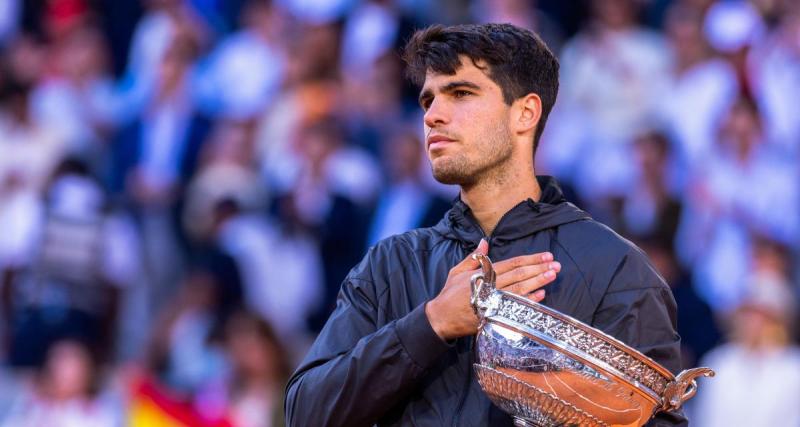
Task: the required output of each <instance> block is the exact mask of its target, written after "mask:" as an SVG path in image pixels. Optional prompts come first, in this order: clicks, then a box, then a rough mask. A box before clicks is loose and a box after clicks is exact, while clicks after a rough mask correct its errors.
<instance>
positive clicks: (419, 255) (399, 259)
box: [350, 227, 445, 278]
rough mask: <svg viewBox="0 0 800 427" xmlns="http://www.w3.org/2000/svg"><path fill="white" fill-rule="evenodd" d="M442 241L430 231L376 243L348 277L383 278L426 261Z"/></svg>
mask: <svg viewBox="0 0 800 427" xmlns="http://www.w3.org/2000/svg"><path fill="white" fill-rule="evenodd" d="M444 240H445V239H444V238H443V237H442V235H441V234H440V233H438V232H437V231H435V230H434V228H433V227H427V228H417V229H413V230H409V231H406V232H404V233H400V234H395V235H392V236H389V237H386V238H384V239H382V240H379V241H378V242H377V243H375V244H374V245H372V246H371V247H370V248H369V250H368V251H367V253H366V255H365V256H364V258H363V259H362V261H361V263H359V265H357V266H356V267H355V268H354V269H353V270H352V271H351V274H350V276H351V277H355V278H365V277H372V278H374V277H376V276H385V275H388V273H391V271H392V270H394V269H396V268H403V267H404V266H407V265H409V264H410V263H412V262H415V261H416V260H422V259H425V258H426V257H427V255H426V254H427V253H429V252H431V251H433V250H434V248H435V247H436V246H438V245H440V244H441V243H442V242H443V241H444Z"/></svg>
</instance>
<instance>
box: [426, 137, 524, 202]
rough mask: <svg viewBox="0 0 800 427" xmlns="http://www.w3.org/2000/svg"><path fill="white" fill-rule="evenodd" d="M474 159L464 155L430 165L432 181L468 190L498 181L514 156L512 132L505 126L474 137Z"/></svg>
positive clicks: (464, 153) (458, 154) (459, 153)
mask: <svg viewBox="0 0 800 427" xmlns="http://www.w3.org/2000/svg"><path fill="white" fill-rule="evenodd" d="M474 144H475V150H474V153H475V155H476V156H475V157H476V158H474V159H470V157H469V155H468V154H467V153H466V152H465V151H464V150H462V151H460V152H458V153H456V154H452V155H449V156H447V157H442V158H439V159H436V160H435V161H431V171H432V172H433V177H434V178H435V179H436V180H437V181H439V182H441V183H442V184H447V185H459V186H461V187H471V186H474V185H476V184H477V183H478V182H482V181H484V182H485V181H501V180H502V176H503V174H504V170H503V168H504V165H505V164H506V163H508V161H509V159H510V158H511V154H512V152H513V147H512V142H511V132H510V131H509V129H508V127H507V126H506V125H505V124H499V125H498V126H497V127H496V128H493V129H491V130H490V131H489V132H485V134H484V135H476V139H475V143H474Z"/></svg>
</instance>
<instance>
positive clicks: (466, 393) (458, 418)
mask: <svg viewBox="0 0 800 427" xmlns="http://www.w3.org/2000/svg"><path fill="white" fill-rule="evenodd" d="M509 212H510V211H509ZM507 216H508V212H506V213H505V214H503V216H502V217H500V220H499V221H497V224H496V225H495V226H494V230H492V234H491V235H489V236H486V232H485V231H483V228H481V226H480V224H478V223H477V221H475V220H474V219H473V218H472V217H471V216H467V220H468V221H470V222H472V224H473V225H474V226H476V227H478V230H481V234H482V235H483V236H482V238H484V239H486V243H487V244H488V245H489V248H488V250H487V254H488V252H491V251H492V238H493V237H494V232H495V230H497V229H499V228H500V224H502V223H503V220H505V219H506V217H507ZM474 346H475V338H474V337H470V339H469V349H468V352H467V357H468V359H469V364H468V366H467V370H468V375H467V376H466V377H467V378H466V383H465V384H464V393H463V394H462V395H461V401H460V402H458V407H457V409H456V413H455V417H453V427H458V426H459V425H461V422H460V421H461V412H462V411H463V410H464V404H466V403H467V397H469V386H470V383H471V382H472V364H473V363H474V362H473V357H474V351H473V350H474Z"/></svg>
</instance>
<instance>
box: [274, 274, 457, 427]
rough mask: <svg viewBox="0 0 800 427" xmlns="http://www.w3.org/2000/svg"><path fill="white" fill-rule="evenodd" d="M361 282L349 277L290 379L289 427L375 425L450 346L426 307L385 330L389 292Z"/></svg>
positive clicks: (398, 320) (411, 389)
mask: <svg viewBox="0 0 800 427" xmlns="http://www.w3.org/2000/svg"><path fill="white" fill-rule="evenodd" d="M365 264H366V260H365V262H363V263H362V266H363V265H365ZM358 268H360V267H357V269H358ZM356 276H359V277H363V276H364V275H363V274H358V275H356V274H354V273H353V272H351V274H350V275H349V276H348V279H346V280H345V282H344V283H343V285H342V289H341V291H340V293H339V297H338V300H337V304H336V309H335V310H334V312H333V314H332V315H331V317H330V318H329V319H328V322H327V323H326V324H325V327H324V328H323V329H322V332H321V333H320V335H319V336H318V337H317V339H316V341H315V342H314V344H313V346H312V347H311V350H310V351H309V353H308V355H307V356H306V358H305V360H303V362H302V363H301V365H300V367H299V368H298V369H297V371H296V372H295V373H294V374H293V375H292V377H291V378H290V379H289V383H288V385H287V390H286V402H285V412H286V425H287V426H303V427H305V426H354V427H355V426H371V425H373V424H375V423H376V422H377V421H378V420H379V419H380V418H381V417H382V416H383V415H384V414H386V413H387V412H388V411H389V410H390V409H391V408H392V407H393V406H395V405H396V404H397V403H399V402H401V401H402V400H403V399H404V398H405V397H406V396H408V395H409V393H410V392H412V391H413V390H414V388H415V385H416V384H417V383H418V381H419V380H420V378H422V377H423V375H424V374H425V373H426V371H427V370H428V369H429V368H430V367H431V366H432V365H433V364H434V363H435V362H436V361H437V360H438V359H439V357H440V356H441V355H442V354H444V353H445V352H446V351H447V350H448V349H449V348H450V347H449V346H448V344H447V343H445V342H444V341H443V340H441V339H440V338H439V336H437V335H436V333H435V332H434V331H433V329H432V327H431V325H430V322H429V321H428V318H427V316H426V315H425V306H424V304H421V305H420V306H418V307H416V308H415V309H414V310H412V311H411V312H410V313H408V314H407V315H405V316H403V317H400V318H398V319H394V320H390V321H386V322H385V324H382V325H379V322H380V320H379V319H383V318H384V317H387V316H385V313H384V311H385V310H386V308H387V306H386V305H384V304H385V303H386V302H387V301H383V299H384V298H386V297H387V293H388V292H387V291H388V288H386V287H384V289H383V291H380V292H379V291H376V287H375V286H374V283H373V282H372V281H370V280H368V279H364V278H357V277H356ZM366 276H367V277H369V275H366Z"/></svg>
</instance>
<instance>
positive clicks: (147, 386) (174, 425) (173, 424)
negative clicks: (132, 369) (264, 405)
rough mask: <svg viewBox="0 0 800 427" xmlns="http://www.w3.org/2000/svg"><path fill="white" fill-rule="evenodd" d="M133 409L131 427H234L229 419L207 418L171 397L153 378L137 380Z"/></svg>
mask: <svg viewBox="0 0 800 427" xmlns="http://www.w3.org/2000/svg"><path fill="white" fill-rule="evenodd" d="M129 408H130V409H129V412H128V426H129V427H233V425H232V424H231V423H230V422H229V421H228V420H226V419H222V420H213V421H212V420H206V419H203V418H202V417H201V416H200V415H199V414H198V413H197V411H195V410H194V408H193V407H192V405H191V403H189V402H185V401H182V400H180V399H178V398H176V397H175V396H171V395H170V394H169V392H167V390H166V389H164V388H163V387H161V386H159V385H158V384H157V383H156V382H155V381H154V380H152V379H150V378H142V379H139V380H136V381H134V384H133V387H132V393H131V400H130V407H129Z"/></svg>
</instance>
